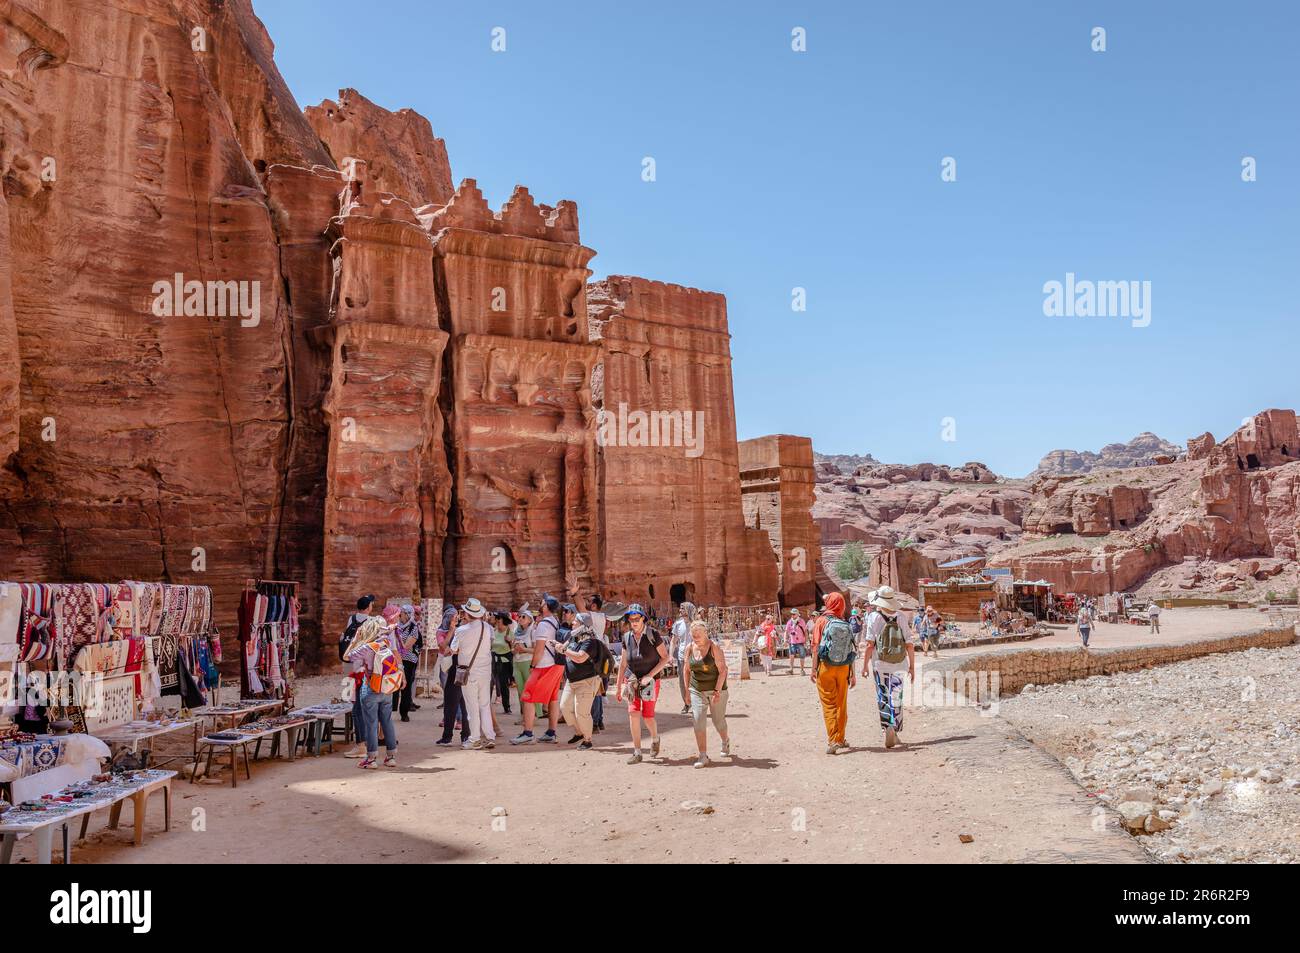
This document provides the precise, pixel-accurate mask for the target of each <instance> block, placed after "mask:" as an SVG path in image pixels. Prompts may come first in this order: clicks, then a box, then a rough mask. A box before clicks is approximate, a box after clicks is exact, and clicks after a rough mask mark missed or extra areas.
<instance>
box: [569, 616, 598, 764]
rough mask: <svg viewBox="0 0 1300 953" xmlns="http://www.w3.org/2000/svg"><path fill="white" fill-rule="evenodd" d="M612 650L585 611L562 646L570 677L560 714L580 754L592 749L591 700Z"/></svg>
mask: <svg viewBox="0 0 1300 953" xmlns="http://www.w3.org/2000/svg"><path fill="white" fill-rule="evenodd" d="M608 653H609V650H608V649H607V648H606V647H605V643H604V642H602V641H601V640H600V639H599V637H597V635H596V630H595V628H594V627H593V626H592V624H591V616H590V615H589V614H587V613H586V612H581V613H578V614H577V615H575V616H574V619H573V624H572V626H571V627H570V630H569V638H568V640H567V641H566V642H564V643H563V644H562V645H561V647H560V655H561V656H562V657H563V659H564V669H565V676H566V678H567V681H566V684H565V686H564V691H563V692H562V693H561V695H560V711H561V712H562V713H563V714H564V720H565V721H566V722H568V723H569V724H570V725H571V726H572V727H573V731H574V735H573V738H571V739H570V740H569V743H570V744H577V746H578V750H579V751H590V750H591V736H592V732H593V730H594V722H593V721H592V717H591V705H592V700H593V699H594V698H596V696H597V694H598V693H599V692H600V689H601V675H600V672H601V671H602V670H603V669H604V667H605V662H606V660H607V659H608V658H609V654H608Z"/></svg>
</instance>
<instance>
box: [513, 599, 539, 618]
mask: <svg viewBox="0 0 1300 953" xmlns="http://www.w3.org/2000/svg"><path fill="white" fill-rule="evenodd" d="M515 615H516V616H519V617H523V616H528V618H530V619H535V618H537V617H536V616H535V615H533V610H532V609H530V608H528V603H526V602H525V603H524V604H523V605H521V606H520V607H519V611H518V612H516V613H515Z"/></svg>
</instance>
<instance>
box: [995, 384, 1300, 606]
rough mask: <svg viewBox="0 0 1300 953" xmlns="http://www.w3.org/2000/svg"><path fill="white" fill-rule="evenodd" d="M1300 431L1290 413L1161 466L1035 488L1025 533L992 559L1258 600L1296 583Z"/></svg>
mask: <svg viewBox="0 0 1300 953" xmlns="http://www.w3.org/2000/svg"><path fill="white" fill-rule="evenodd" d="M1298 444H1300V436H1298V435H1297V428H1296V415H1295V412H1294V411H1290V410H1266V411H1264V412H1262V413H1260V414H1256V415H1255V417H1254V418H1253V419H1252V420H1251V421H1250V423H1249V424H1247V425H1245V426H1243V427H1242V428H1240V429H1239V430H1237V431H1236V432H1235V433H1233V434H1231V435H1230V436H1228V437H1227V438H1226V439H1224V440H1223V441H1222V442H1220V443H1215V441H1214V438H1213V437H1212V436H1210V435H1208V434H1206V435H1202V436H1201V437H1198V438H1195V439H1193V440H1191V441H1189V443H1188V445H1189V451H1188V454H1187V456H1186V458H1184V459H1181V460H1178V461H1175V462H1171V463H1166V464H1160V465H1156V466H1149V467H1133V468H1129V469H1123V470H1101V471H1095V472H1093V473H1090V474H1087V475H1083V476H1055V477H1048V478H1045V479H1040V480H1038V481H1035V482H1034V483H1033V484H1032V489H1033V495H1032V501H1031V502H1030V504H1029V506H1028V507H1027V508H1026V510H1025V515H1024V520H1023V525H1022V528H1023V534H1022V535H1021V537H1020V539H1019V540H1018V541H1016V542H1015V543H1014V544H1012V545H1009V546H1006V547H1002V548H1000V549H999V550H998V552H997V554H996V556H995V559H994V561H995V562H996V563H998V564H1001V565H1007V566H1011V567H1012V568H1014V569H1015V570H1016V574H1017V575H1021V576H1029V577H1032V578H1040V577H1041V578H1046V579H1048V580H1050V581H1052V582H1054V583H1056V584H1057V586H1058V588H1061V589H1066V590H1073V591H1076V592H1090V593H1101V592H1107V591H1113V590H1132V589H1134V588H1139V587H1140V588H1141V589H1142V590H1144V591H1147V592H1149V593H1151V594H1162V595H1164V594H1168V595H1210V596H1217V597H1218V598H1240V599H1243V600H1249V599H1262V598H1265V597H1266V596H1267V595H1268V593H1269V592H1270V591H1271V592H1273V593H1274V594H1275V595H1279V596H1281V595H1285V594H1287V593H1289V592H1290V591H1292V590H1293V589H1294V587H1295V585H1296V576H1297V569H1298V566H1297V563H1296V554H1297V549H1298V548H1300V536H1298V533H1300V524H1298V523H1297V513H1298V512H1300V505H1298V503H1300V451H1298V450H1297V445H1298Z"/></svg>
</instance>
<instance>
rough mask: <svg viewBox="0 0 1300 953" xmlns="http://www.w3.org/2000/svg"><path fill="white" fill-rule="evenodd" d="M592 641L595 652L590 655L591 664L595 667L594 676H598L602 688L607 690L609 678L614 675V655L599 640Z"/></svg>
mask: <svg viewBox="0 0 1300 953" xmlns="http://www.w3.org/2000/svg"><path fill="white" fill-rule="evenodd" d="M592 641H593V642H594V643H595V645H596V651H595V652H593V653H592V655H591V664H592V665H594V666H595V669H596V674H597V675H598V676H600V682H601V686H602V688H608V687H609V677H610V675H612V674H613V673H614V653H613V652H611V651H610V650H609V646H608V645H606V644H605V643H604V641H602V640H601V639H598V638H597V639H592Z"/></svg>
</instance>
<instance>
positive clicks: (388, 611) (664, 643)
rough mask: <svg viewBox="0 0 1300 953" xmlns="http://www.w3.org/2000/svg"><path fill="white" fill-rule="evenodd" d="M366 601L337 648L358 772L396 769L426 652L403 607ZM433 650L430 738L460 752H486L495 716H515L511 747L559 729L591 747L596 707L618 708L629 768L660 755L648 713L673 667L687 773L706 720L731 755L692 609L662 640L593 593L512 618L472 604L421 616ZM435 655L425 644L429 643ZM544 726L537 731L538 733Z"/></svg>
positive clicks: (723, 667) (714, 678) (710, 646)
mask: <svg viewBox="0 0 1300 953" xmlns="http://www.w3.org/2000/svg"><path fill="white" fill-rule="evenodd" d="M376 610H377V604H376V601H375V597H374V596H371V595H367V596H363V597H361V598H360V599H358V600H357V610H356V612H355V613H354V614H353V615H352V617H351V618H350V619H349V621H348V625H347V628H346V629H345V630H344V632H343V635H342V637H341V638H340V641H339V657H340V658H341V659H342V660H343V661H344V662H345V663H346V664H348V665H349V666H350V673H351V678H352V681H353V687H354V692H353V720H354V724H355V725H356V734H357V739H358V744H357V747H356V748H355V749H353V750H352V751H350V752H348V756H349V757H352V758H356V759H359V763H360V766H361V767H362V768H377V767H379V766H380V760H379V746H380V744H381V743H382V744H383V746H384V757H383V762H382V764H383V766H384V767H396V766H397V744H398V742H397V731H396V729H395V727H394V725H393V716H394V714H397V715H398V716H399V717H400V720H401V721H403V722H406V721H409V720H410V713H411V712H412V711H417V710H419V707H420V706H419V705H418V704H416V703H415V701H414V698H413V695H412V692H413V686H414V683H415V676H416V671H417V668H418V662H419V658H420V653H421V652H422V651H423V649H424V648H425V646H424V644H423V636H422V635H421V627H420V626H419V625H417V624H416V612H415V609H414V607H413V606H411V605H390V606H388V607H386V608H384V609H383V610H382V611H376ZM429 623H430V627H432V628H433V634H432V638H433V639H434V640H435V642H436V648H437V666H438V680H439V684H440V686H441V690H442V704H441V707H442V721H441V725H440V727H441V736H440V737H439V738H438V740H437V741H436V742H435V744H437V745H439V746H442V747H447V746H451V745H453V744H455V743H456V739H457V733H459V744H460V747H461V748H464V749H466V750H487V749H492V748H495V747H496V745H497V743H498V740H500V739H503V736H504V734H506V732H505V730H504V729H503V728H502V725H501V722H500V721H499V720H498V717H497V710H496V707H494V705H495V706H499V707H500V709H501V714H502V716H517V718H518V721H517V724H518V725H519V726H520V727H521V730H520V731H519V733H518V734H517V735H516V736H515V737H513V738H510V740H509V743H510V744H512V745H529V744H559V737H558V734H557V732H558V729H559V726H560V724H561V722H563V723H564V724H565V725H567V726H568V727H569V728H570V729H572V734H571V736H570V737H569V738H568V740H567V744H569V745H573V746H574V747H575V748H576V750H578V751H588V750H590V749H591V748H592V747H594V746H595V743H596V738H595V736H596V735H597V734H598V733H600V732H603V731H605V699H606V697H607V696H608V695H609V694H610V693H611V692H612V693H613V695H614V703H615V704H620V705H621V704H626V705H627V714H628V726H629V731H630V735H631V740H632V753H631V756H630V757H629V758H628V763H629V764H638V763H640V762H641V761H642V760H643V757H644V755H643V751H644V750H645V749H644V748H643V742H644V743H648V750H649V753H650V756H651V757H658V756H659V754H660V751H661V740H660V735H659V724H658V720H657V718H656V706H657V704H658V702H659V693H660V686H661V676H662V675H663V674H664V673H665V672H666V670H667V669H668V668H669V666H670V665H671V664H672V663H674V662H675V663H676V664H675V668H676V669H677V671H678V686H679V688H680V691H681V699H682V712H681V713H682V714H684V715H687V714H689V715H690V716H691V718H692V722H693V726H694V729H695V732H694V733H695V743H696V749H697V757H696V759H695V762H694V765H695V767H697V768H702V767H706V766H707V765H708V764H709V763H710V761H709V754H708V737H707V729H708V723H709V721H712V723H713V726H714V730H715V731H716V732H717V734H718V738H719V741H720V743H721V750H722V754H723V755H730V753H731V743H730V738H729V736H728V733H727V677H728V672H727V662H726V659H725V657H724V655H723V652H722V648H721V646H720V645H718V643H717V642H716V641H714V640H712V639H710V637H709V630H708V626H707V625H706V624H705V622H704V619H703V612H697V611H696V609H695V607H694V606H692V605H691V604H690V603H685V604H683V606H682V607H681V612H680V616H679V618H678V619H677V620H676V621H675V622H674V623H673V625H672V628H671V635H670V637H668V638H665V637H664V636H663V635H662V634H661V633H660V628H659V627H658V626H656V625H655V624H654V623H655V619H654V617H653V616H652V615H650V614H649V613H648V612H647V611H646V610H645V609H644V608H642V607H641V606H640V605H639V604H637V603H632V604H631V605H623V604H621V603H617V604H616V603H605V602H604V600H602V598H601V597H600V595H599V594H592V595H591V596H589V597H588V598H587V599H586V600H585V605H584V606H583V607H582V608H581V609H579V607H578V606H577V605H575V604H573V603H562V602H560V600H559V599H557V598H555V597H554V596H551V595H543V596H542V598H541V600H540V602H539V604H538V607H537V609H535V610H534V609H533V608H531V607H530V606H529V605H527V604H525V605H523V606H521V607H520V608H519V609H516V610H514V611H513V612H510V611H504V610H498V611H489V610H488V609H487V608H486V607H484V606H483V604H482V603H481V602H480V601H479V600H478V599H469V600H467V601H466V602H465V603H464V604H463V605H460V606H448V607H447V608H446V609H445V610H444V612H443V615H442V618H441V619H440V620H438V621H437V623H436V625H435V623H434V622H433V620H429ZM431 647H434V646H431ZM543 723H544V728H543Z"/></svg>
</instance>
